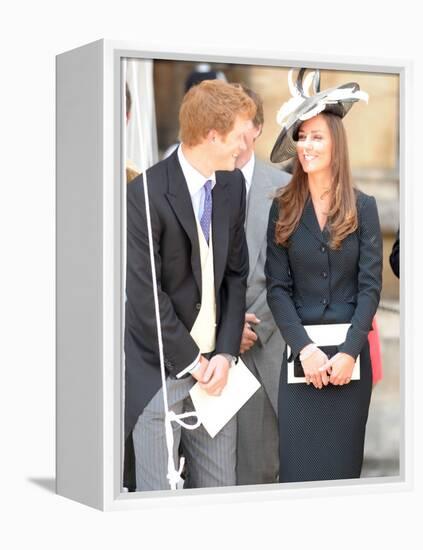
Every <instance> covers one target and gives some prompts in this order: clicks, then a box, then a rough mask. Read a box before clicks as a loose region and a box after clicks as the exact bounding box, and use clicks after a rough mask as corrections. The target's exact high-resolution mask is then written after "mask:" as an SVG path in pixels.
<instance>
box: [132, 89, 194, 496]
mask: <svg viewBox="0 0 423 550" xmlns="http://www.w3.org/2000/svg"><path fill="white" fill-rule="evenodd" d="M147 99H148V98H146V100H147ZM146 103H147V105H148V104H149V102H148V101H146ZM141 143H145V140H144V141H142V142H141ZM145 156H146V154H145V149H144V147H141V166H142V174H143V182H144V185H143V188H144V199H145V212H146V217H147V232H148V246H149V251H150V264H151V280H152V285H153V296H154V309H155V314H156V325H157V338H158V344H159V358H160V374H161V378H162V389H163V405H164V410H165V433H166V446H167V452H168V466H167V469H168V472H167V479H168V480H169V485H170V488H171V489H172V490H176V489H178V488H182V483H183V479H182V477H181V473H182V470H183V467H184V464H185V459H184V457H181V459H180V463H179V467H178V468H177V467H176V465H175V462H174V456H173V446H174V438H173V429H172V422H177V423H178V424H179V425H180V426H182V427H183V428H186V429H188V430H194V429H195V428H197V427H198V426H199V425H200V424H201V421H200V420H199V419H198V416H197V413H196V412H195V411H192V412H186V413H182V414H176V413H175V412H174V411H170V410H169V404H168V396H167V386H166V371H165V366H164V353H163V337H162V325H161V320H160V308H159V298H158V290H157V279H156V264H155V261H154V248H153V235H152V229H151V215H150V202H149V194H148V183H147V169H146V166H147V162H146V159H145ZM187 417H196V418H197V421H196V422H195V424H186V423H185V422H183V421H182V418H187Z"/></svg>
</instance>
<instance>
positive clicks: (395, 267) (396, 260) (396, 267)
mask: <svg viewBox="0 0 423 550" xmlns="http://www.w3.org/2000/svg"><path fill="white" fill-rule="evenodd" d="M399 238H400V237H399V230H398V232H397V236H396V239H395V242H394V244H393V246H392V251H391V254H390V256H389V263H390V264H391V268H392V271H393V272H394V273H395V275H396V276H397V277H398V278H399V276H400V240H399Z"/></svg>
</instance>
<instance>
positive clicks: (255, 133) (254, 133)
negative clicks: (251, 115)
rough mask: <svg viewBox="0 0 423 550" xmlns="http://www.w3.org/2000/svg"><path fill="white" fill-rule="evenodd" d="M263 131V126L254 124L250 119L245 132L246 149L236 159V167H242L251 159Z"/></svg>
mask: <svg viewBox="0 0 423 550" xmlns="http://www.w3.org/2000/svg"><path fill="white" fill-rule="evenodd" d="M260 133H261V126H254V124H253V122H252V121H251V120H250V122H249V124H248V127H247V129H246V131H245V133H244V140H245V147H246V148H245V151H242V152H241V153H240V154H239V155H238V158H237V159H236V167H237V168H240V169H241V168H242V167H243V166H245V165H246V164H247V162H248V161H249V160H250V158H251V155H252V154H253V153H254V148H255V144H256V139H257V138H258V137H259V135H260Z"/></svg>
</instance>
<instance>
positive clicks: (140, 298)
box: [125, 151, 248, 460]
mask: <svg viewBox="0 0 423 550" xmlns="http://www.w3.org/2000/svg"><path fill="white" fill-rule="evenodd" d="M147 185H148V193H149V203H150V209H151V225H152V236H153V246H154V257H155V265H156V272H157V283H158V298H159V307H160V317H161V325H162V335H163V348H164V361H165V368H166V371H167V374H168V375H169V376H171V377H176V375H177V374H178V373H179V372H181V371H182V370H184V369H185V368H186V367H187V366H188V365H190V364H191V363H192V362H193V361H194V360H195V358H196V357H197V355H198V353H199V349H198V346H197V344H196V343H195V342H194V340H193V339H192V338H191V336H190V330H191V328H192V326H193V324H194V322H195V319H196V317H197V315H198V312H199V309H200V307H201V265H200V249H199V242H198V232H197V225H196V221H195V217H194V211H193V207H192V202H191V197H190V194H189V191H188V187H187V184H186V181H185V178H184V176H183V172H182V169H181V166H180V164H179V161H178V156H177V152H176V151H175V152H174V153H173V154H172V155H171V156H170V157H169V158H167V159H164V160H162V161H161V162H159V163H158V164H156V165H155V166H153V167H152V168H151V169H149V170H148V171H147ZM212 197H213V212H212V229H213V236H212V238H213V252H214V280H215V292H216V323H217V327H216V349H215V353H229V354H231V355H234V356H236V355H238V352H239V346H240V341H241V336H242V329H243V325H244V312H245V293H246V281H247V275H248V249H247V245H246V241H245V233H244V218H245V183H244V178H243V176H242V173H241V172H240V171H239V170H235V171H233V172H223V171H222V172H216V185H215V186H214V188H213V192H212ZM126 294H127V302H126V314H125V361H126V368H125V439H126V440H127V439H132V438H129V436H130V435H131V432H132V429H133V427H134V426H135V423H136V421H137V419H138V416H139V415H140V414H141V412H142V410H143V409H144V407H145V406H146V404H147V403H148V402H149V401H150V399H151V398H152V397H153V396H154V394H155V393H157V391H158V390H159V388H160V386H161V375H160V360H159V350H158V340H157V328H156V317H155V311H154V301H153V287H152V281H151V264H150V252H149V246H148V234H147V223H146V212H145V201H144V190H143V177H142V176H139V177H138V178H136V179H134V180H133V181H132V182H131V183H130V184H129V185H128V186H127V277H126ZM128 453H129V451H128ZM128 453H127V454H128ZM125 460H127V457H126V458H125Z"/></svg>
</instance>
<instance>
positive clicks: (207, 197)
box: [200, 180, 212, 244]
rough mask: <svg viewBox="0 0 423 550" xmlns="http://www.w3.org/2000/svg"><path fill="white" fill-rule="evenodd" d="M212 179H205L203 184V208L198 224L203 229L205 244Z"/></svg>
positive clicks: (210, 206) (207, 236) (207, 238)
mask: <svg viewBox="0 0 423 550" xmlns="http://www.w3.org/2000/svg"><path fill="white" fill-rule="evenodd" d="M211 186H212V180H207V181H206V183H205V184H204V191H205V196H204V209H203V213H202V215H201V220H200V225H201V229H202V230H203V233H204V237H205V238H206V242H207V244H209V234H210V222H211V214H212V194H211Z"/></svg>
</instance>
